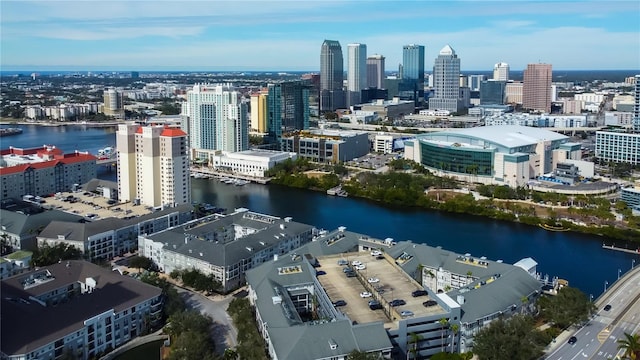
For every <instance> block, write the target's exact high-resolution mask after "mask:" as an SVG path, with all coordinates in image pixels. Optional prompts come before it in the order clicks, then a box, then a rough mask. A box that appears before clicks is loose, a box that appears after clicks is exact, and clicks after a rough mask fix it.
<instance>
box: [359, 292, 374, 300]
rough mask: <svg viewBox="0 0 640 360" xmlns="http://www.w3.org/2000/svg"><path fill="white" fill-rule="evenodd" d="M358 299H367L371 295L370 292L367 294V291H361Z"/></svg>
mask: <svg viewBox="0 0 640 360" xmlns="http://www.w3.org/2000/svg"><path fill="white" fill-rule="evenodd" d="M360 297H361V298H368V297H371V293H370V292H368V291H363V292H361V293H360Z"/></svg>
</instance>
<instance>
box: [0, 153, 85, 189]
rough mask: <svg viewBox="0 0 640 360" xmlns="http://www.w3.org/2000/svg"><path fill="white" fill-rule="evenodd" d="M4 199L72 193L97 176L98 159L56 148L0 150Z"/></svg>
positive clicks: (0, 170)
mask: <svg viewBox="0 0 640 360" xmlns="http://www.w3.org/2000/svg"><path fill="white" fill-rule="evenodd" d="M0 156H2V158H1V160H0V166H1V167H0V179H1V180H0V181H2V186H1V191H0V199H6V198H21V197H22V196H23V195H34V196H43V195H49V194H55V193H57V192H62V191H69V190H71V189H72V188H73V186H74V184H84V183H86V182H87V181H89V180H91V179H93V178H95V177H96V157H95V156H93V155H91V154H89V153H83V152H77V151H76V152H74V153H67V154H64V153H63V152H62V151H61V150H60V149H57V148H56V147H55V146H48V145H45V146H43V147H40V148H30V149H19V148H9V149H4V150H0Z"/></svg>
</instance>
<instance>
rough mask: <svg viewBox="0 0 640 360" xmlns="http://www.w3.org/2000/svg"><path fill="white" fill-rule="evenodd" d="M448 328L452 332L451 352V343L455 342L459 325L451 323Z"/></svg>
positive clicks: (452, 351)
mask: <svg viewBox="0 0 640 360" xmlns="http://www.w3.org/2000/svg"><path fill="white" fill-rule="evenodd" d="M450 329H451V332H452V333H453V339H451V353H452V354H453V353H454V350H453V345H454V343H455V342H456V338H457V336H458V330H460V325H458V324H452V325H451V327H450Z"/></svg>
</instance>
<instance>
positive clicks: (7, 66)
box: [0, 0, 640, 72]
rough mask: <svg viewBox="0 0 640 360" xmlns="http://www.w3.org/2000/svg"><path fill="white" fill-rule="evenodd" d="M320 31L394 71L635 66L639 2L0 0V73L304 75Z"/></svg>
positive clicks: (313, 67) (639, 56)
mask: <svg viewBox="0 0 640 360" xmlns="http://www.w3.org/2000/svg"><path fill="white" fill-rule="evenodd" d="M325 39H330V40H338V41H339V42H340V44H341V45H342V48H343V54H344V55H345V69H346V68H347V64H346V61H347V58H346V53H347V51H346V48H347V44H349V43H362V44H366V45H367V54H368V55H373V54H381V55H384V56H385V57H386V70H387V71H394V70H397V68H398V65H399V64H400V63H401V62H402V46H403V45H407V44H420V45H424V46H425V47H426V51H425V69H427V70H429V69H431V68H432V66H433V60H434V59H435V57H436V56H437V54H438V52H439V50H440V49H441V48H442V47H444V46H445V45H447V44H449V45H450V46H451V47H452V48H453V49H454V50H455V51H456V53H457V55H458V57H459V58H460V59H461V60H460V62H461V68H462V70H463V71H465V70H467V71H468V70H484V71H490V70H492V69H493V65H494V64H495V63H497V62H506V63H508V64H509V65H510V67H511V69H513V70H521V69H524V68H525V67H526V65H527V64H528V63H538V62H543V63H550V64H552V65H553V68H554V69H559V70H596V69H597V70H636V69H640V2H639V1H633V0H629V1H627V0H623V1H604V0H601V1H587V0H574V1H566V2H562V1H555V0H546V1H535V2H534V1H521V0H501V1H472V0H467V1H456V0H449V1H445V0H441V1H438V0H411V1H409V0H388V1H382V0H369V1H366V0H352V1H348V0H343V1H328V0H285V1H268V0H263V1H259V0H253V1H242V0H239V1H218V0H215V1H214V0H212V1H205V0H195V1H168V0H134V1H118V0H100V1H95V0H81V1H56V0H48V1H30V0H19V1H17V0H0V40H1V43H0V69H1V70H34V71H38V70H40V71H44V70H78V71H80V70H123V71H128V70H140V71H144V70H150V71H154V70H184V71H197V70H206V71H213V70H221V71H232V70H233V71H249V70H255V71H310V72H318V71H319V68H320V47H321V45H322V42H323V41H324V40H325Z"/></svg>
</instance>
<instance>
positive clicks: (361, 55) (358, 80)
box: [347, 44, 367, 107]
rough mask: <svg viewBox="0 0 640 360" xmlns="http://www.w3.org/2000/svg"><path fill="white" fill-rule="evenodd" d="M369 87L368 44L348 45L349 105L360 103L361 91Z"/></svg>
mask: <svg viewBox="0 0 640 360" xmlns="http://www.w3.org/2000/svg"><path fill="white" fill-rule="evenodd" d="M366 87H367V45H365V44H348V45H347V107H349V106H353V105H357V104H360V91H361V90H362V89H365V88H366Z"/></svg>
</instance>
